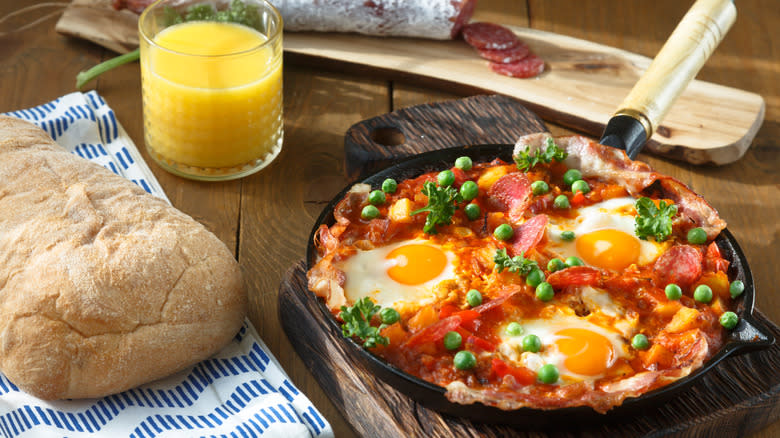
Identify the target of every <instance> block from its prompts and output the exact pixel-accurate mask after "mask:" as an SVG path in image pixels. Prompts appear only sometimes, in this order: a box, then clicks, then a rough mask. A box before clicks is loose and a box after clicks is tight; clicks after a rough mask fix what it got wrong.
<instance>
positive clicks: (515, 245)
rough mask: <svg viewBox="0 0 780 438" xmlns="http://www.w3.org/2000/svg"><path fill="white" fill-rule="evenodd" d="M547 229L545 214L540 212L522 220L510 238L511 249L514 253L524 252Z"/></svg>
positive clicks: (534, 244)
mask: <svg viewBox="0 0 780 438" xmlns="http://www.w3.org/2000/svg"><path fill="white" fill-rule="evenodd" d="M546 229H547V215H545V214H540V215H536V216H534V217H532V218H531V219H528V220H527V221H525V222H523V224H522V225H520V226H519V227H517V228H516V229H515V236H514V238H513V239H512V250H513V251H514V254H515V255H518V254H521V253H525V252H526V251H528V250H529V249H531V248H533V247H535V246H536V245H537V244H538V243H539V241H540V240H542V237H543V236H544V232H545V230H546Z"/></svg>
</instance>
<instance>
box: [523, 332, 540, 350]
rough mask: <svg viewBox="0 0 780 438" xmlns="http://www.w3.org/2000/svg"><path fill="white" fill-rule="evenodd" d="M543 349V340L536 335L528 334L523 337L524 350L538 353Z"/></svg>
mask: <svg viewBox="0 0 780 438" xmlns="http://www.w3.org/2000/svg"><path fill="white" fill-rule="evenodd" d="M541 349H542V340H541V339H539V336H536V335H527V336H526V337H524V338H523V351H530V352H531V353H538V352H539V350H541Z"/></svg>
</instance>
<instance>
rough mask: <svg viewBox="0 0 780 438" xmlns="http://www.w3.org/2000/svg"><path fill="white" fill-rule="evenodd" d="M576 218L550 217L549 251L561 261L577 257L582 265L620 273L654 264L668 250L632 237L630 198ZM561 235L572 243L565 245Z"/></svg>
mask: <svg viewBox="0 0 780 438" xmlns="http://www.w3.org/2000/svg"><path fill="white" fill-rule="evenodd" d="M576 214H577V215H576V217H574V218H565V217H555V216H551V217H550V223H549V224H548V225H547V238H548V241H549V242H550V244H549V246H548V248H549V249H550V250H551V251H552V252H553V253H555V254H557V255H558V256H559V257H560V258H561V259H566V258H568V257H571V256H576V257H579V258H580V259H581V260H582V261H584V262H585V264H587V265H590V266H594V267H597V268H602V269H610V270H615V271H620V270H623V269H625V268H627V267H628V266H629V265H631V264H638V265H640V266H643V265H647V264H650V263H653V262H654V261H655V259H657V258H658V256H660V255H661V254H662V253H663V252H664V251H665V250H666V247H667V246H668V243H667V244H664V243H658V242H655V241H654V240H641V239H639V238H638V237H636V234H635V233H634V228H635V225H634V223H635V217H636V210H635V209H634V199H633V198H628V197H626V198H614V199H609V200H606V201H602V202H599V203H597V204H593V205H590V206H588V207H583V208H580V209H578V210H576ZM564 231H573V232H574V235H575V239H574V240H573V241H566V240H564V239H563V238H562V237H561V233H563V232H564Z"/></svg>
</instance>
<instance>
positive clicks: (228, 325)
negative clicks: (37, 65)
mask: <svg viewBox="0 0 780 438" xmlns="http://www.w3.org/2000/svg"><path fill="white" fill-rule="evenodd" d="M246 303H247V298H246V291H245V289H244V285H243V281H242V277H241V273H240V271H239V268H238V264H237V263H236V261H235V259H234V258H233V256H232V255H231V253H230V251H229V250H228V249H227V247H226V246H225V245H224V244H223V243H222V242H221V241H220V240H219V239H218V238H217V237H216V236H214V235H213V234H212V233H210V232H209V231H208V230H206V229H205V228H204V227H203V226H202V225H201V224H199V223H197V222H196V221H195V220H193V219H192V218H190V217H189V216H187V215H185V214H184V213H181V212H180V211H178V210H176V209H175V208H173V207H171V206H169V205H168V204H167V203H165V202H164V201H162V200H160V199H157V198H155V197H153V196H151V195H148V194H146V193H145V192H144V191H143V190H141V189H140V188H138V187H137V186H136V185H135V184H133V183H131V182H129V181H127V180H126V179H124V178H122V177H120V176H117V175H115V174H113V173H111V172H110V171H108V170H106V169H104V168H102V167H101V166H98V165H96V164H94V163H90V162H88V161H87V160H83V159H81V158H79V157H77V156H75V155H73V154H70V153H68V152H67V151H65V150H64V149H62V148H61V147H60V146H58V145H57V144H56V143H54V141H52V139H51V138H50V137H49V136H48V135H47V134H46V133H45V132H44V131H43V130H41V129H39V128H38V127H36V126H34V125H32V124H30V123H27V122H24V121H21V120H18V119H14V118H9V117H2V116H0V371H2V372H3V373H4V374H5V375H6V376H7V377H8V378H9V379H10V380H11V381H12V382H13V383H14V384H16V385H17V386H19V387H20V388H22V389H23V390H25V391H27V392H28V393H30V394H32V395H35V396H37V397H40V398H44V399H62V398H88V397H100V396H104V395H107V394H112V393H116V392H119V391H122V390H125V389H128V388H132V387H135V386H138V385H141V384H143V383H146V382H149V381H152V380H156V379H159V378H162V377H165V376H167V375H170V374H172V373H174V372H176V371H179V370H182V369H184V368H186V367H188V366H190V365H192V364H194V363H196V362H198V361H200V360H203V359H205V358H207V357H209V356H210V355H212V354H213V353H215V352H217V351H218V350H220V349H221V348H222V347H223V346H224V345H226V344H227V343H228V342H229V341H230V340H231V338H232V337H233V336H234V335H235V334H236V332H237V331H238V329H239V328H240V326H241V323H242V321H243V317H244V312H245V309H246Z"/></svg>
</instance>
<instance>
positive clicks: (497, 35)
mask: <svg viewBox="0 0 780 438" xmlns="http://www.w3.org/2000/svg"><path fill="white" fill-rule="evenodd" d="M463 39H464V40H466V42H467V43H468V44H469V45H470V46H471V47H473V48H475V49H477V50H481V49H490V50H506V49H509V48H512V47H515V46H518V45H520V44H521V43H522V41H520V38H518V37H517V35H515V34H514V32H512V31H511V30H509V29H507V28H506V27H504V26H499V25H498V24H493V23H485V22H477V23H469V24H467V25H465V26H463Z"/></svg>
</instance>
